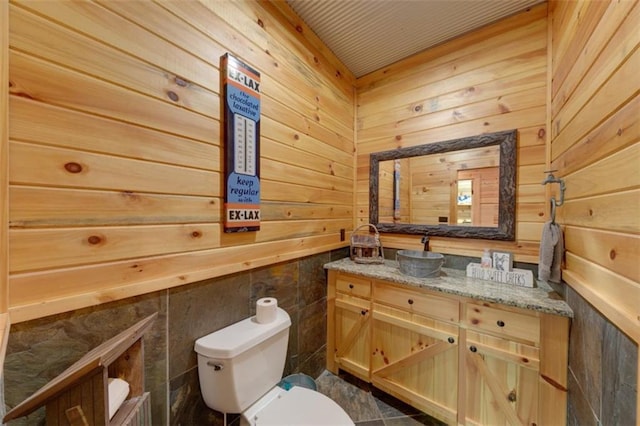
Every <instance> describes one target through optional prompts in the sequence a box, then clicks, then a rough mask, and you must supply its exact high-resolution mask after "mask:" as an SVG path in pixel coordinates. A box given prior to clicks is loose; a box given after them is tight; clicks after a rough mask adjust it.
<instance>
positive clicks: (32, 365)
mask: <svg viewBox="0 0 640 426" xmlns="http://www.w3.org/2000/svg"><path fill="white" fill-rule="evenodd" d="M163 294H164V292H156V293H150V294H147V295H144V296H138V297H133V298H129V299H126V300H121V301H117V302H112V303H106V304H102V305H98V306H94V307H90V308H85V309H80V310H75V311H72V312H67V313H63V314H59V315H52V316H49V317H45V318H40V319H37V320H33V321H26V322H22V323H18V324H14V325H13V326H12V327H11V332H10V335H9V342H8V347H7V355H6V359H5V365H4V387H5V402H6V405H7V407H8V408H9V409H10V408H12V407H15V406H16V405H18V404H19V403H21V402H22V401H23V400H25V399H26V398H27V397H29V396H31V395H32V394H33V393H35V392H36V391H37V390H38V389H40V388H41V387H42V386H44V385H46V384H47V383H48V382H49V381H50V380H52V379H54V378H56V377H57V376H58V375H59V374H60V373H62V372H63V371H64V370H66V369H67V368H69V367H70V366H71V365H73V364H74V363H75V362H76V361H78V360H79V359H80V358H82V357H83V356H84V355H85V354H86V353H87V352H89V351H90V350H92V349H94V348H95V347H97V346H98V345H100V344H101V343H103V342H104V341H106V340H108V339H110V338H112V337H114V336H115V335H117V334H119V333H120V332H122V331H124V330H126V329H127V328H129V327H131V326H133V325H134V324H135V323H137V322H138V321H140V320H142V319H143V318H146V317H147V316H149V315H151V314H153V313H156V312H157V313H158V318H157V319H156V321H155V322H154V324H153V326H152V327H151V329H150V330H149V331H148V333H147V334H146V335H145V339H144V343H145V359H144V362H145V389H146V390H152V389H157V388H159V387H161V386H162V384H163V383H164V382H165V381H166V380H165V378H164V376H165V373H164V372H165V371H166V362H167V361H166V358H165V353H166V350H165V349H166V340H165V336H166V329H165V324H166V303H164V298H163V297H162V295H163ZM152 407H153V412H152V416H154V417H158V418H162V412H163V411H165V407H166V400H165V399H161V400H158V401H153V402H152ZM43 416H44V410H39V411H38V412H36V413H34V414H32V415H30V416H28V417H25V418H22V419H18V420H16V421H14V422H12V424H15V425H19V424H25V425H26V424H28V425H33V424H41V423H43Z"/></svg>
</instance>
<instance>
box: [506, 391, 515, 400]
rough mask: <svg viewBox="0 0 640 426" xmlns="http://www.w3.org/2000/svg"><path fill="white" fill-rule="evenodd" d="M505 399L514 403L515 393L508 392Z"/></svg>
mask: <svg viewBox="0 0 640 426" xmlns="http://www.w3.org/2000/svg"><path fill="white" fill-rule="evenodd" d="M507 398H508V399H509V401H511V402H516V391H514V390H512V391H511V392H509V395H508V396H507Z"/></svg>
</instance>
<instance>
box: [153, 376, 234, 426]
mask: <svg viewBox="0 0 640 426" xmlns="http://www.w3.org/2000/svg"><path fill="white" fill-rule="evenodd" d="M169 407H170V413H169V417H170V421H169V424H171V425H185V426H186V425H202V426H205V425H215V426H222V425H224V415H223V414H222V413H219V412H217V411H215V410H212V409H210V408H209V407H207V406H206V404H205V403H204V400H203V399H202V393H201V392H200V382H199V380H198V369H197V368H192V369H191V370H189V371H187V372H185V373H184V374H181V375H179V376H176V377H175V378H173V380H171V383H170V385H169ZM154 424H157V423H155V421H154ZM165 424H166V423H165Z"/></svg>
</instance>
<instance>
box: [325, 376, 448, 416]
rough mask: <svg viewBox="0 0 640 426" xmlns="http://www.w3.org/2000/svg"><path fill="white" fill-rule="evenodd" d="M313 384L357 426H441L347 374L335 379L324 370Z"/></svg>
mask: <svg viewBox="0 0 640 426" xmlns="http://www.w3.org/2000/svg"><path fill="white" fill-rule="evenodd" d="M316 384H317V386H318V391H319V392H322V393H323V394H325V395H327V396H328V397H330V398H331V399H333V400H334V401H336V402H337V403H338V404H339V405H340V406H341V407H342V408H343V409H344V410H345V411H346V412H347V414H349V416H350V417H351V419H352V420H353V421H354V423H355V424H356V425H357V426H418V425H429V426H441V425H444V423H442V422H440V421H439V420H437V419H434V418H433V417H430V416H428V415H426V414H424V413H422V412H420V411H419V410H417V409H416V408H413V407H411V406H409V405H407V404H405V403H403V402H401V401H398V400H397V399H396V398H394V397H392V396H389V395H387V394H385V393H384V392H382V391H380V390H378V389H376V388H374V387H373V386H371V385H370V384H368V383H365V382H363V381H362V380H359V379H358V378H356V377H353V376H351V375H349V374H346V373H340V375H339V376H336V375H334V374H333V373H330V372H329V371H326V370H325V371H324V372H323V373H322V374H321V375H320V376H319V377H318V378H317V379H316Z"/></svg>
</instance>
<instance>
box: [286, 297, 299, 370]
mask: <svg viewBox="0 0 640 426" xmlns="http://www.w3.org/2000/svg"><path fill="white" fill-rule="evenodd" d="M285 310H286V311H287V313H288V314H289V316H290V317H291V328H290V329H289V345H288V347H287V361H286V364H285V367H284V375H285V376H286V375H288V374H292V373H295V372H297V371H298V367H299V363H300V357H299V354H300V349H299V347H300V343H299V336H298V328H299V324H300V321H299V320H298V317H299V316H300V314H299V309H298V307H297V306H292V307H290V308H287V309H285Z"/></svg>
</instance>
